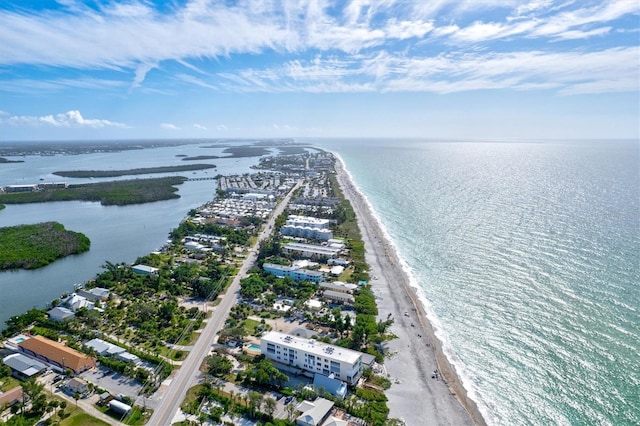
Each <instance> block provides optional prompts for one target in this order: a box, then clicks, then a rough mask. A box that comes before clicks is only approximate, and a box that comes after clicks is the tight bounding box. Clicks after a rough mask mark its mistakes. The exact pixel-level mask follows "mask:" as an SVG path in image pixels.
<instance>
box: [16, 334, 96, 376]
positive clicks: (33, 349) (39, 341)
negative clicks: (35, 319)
mask: <svg viewBox="0 0 640 426" xmlns="http://www.w3.org/2000/svg"><path fill="white" fill-rule="evenodd" d="M18 348H19V349H20V350H21V351H22V352H24V353H26V354H27V355H31V356H34V357H36V358H38V359H41V360H43V361H45V362H47V363H49V364H52V365H55V366H57V367H58V368H61V369H63V370H64V369H66V368H69V369H71V370H72V371H73V372H74V373H75V374H80V373H82V372H83V371H86V370H89V369H90V368H93V367H95V366H96V359H95V358H92V357H90V356H88V355H85V354H83V353H80V352H78V351H76V350H74V349H71V348H69V347H67V346H65V345H63V344H62V343H58V342H54V341H53V340H51V339H47V338H46V337H42V336H33V337H31V338H28V339H25V340H23V341H21V342H20V343H18Z"/></svg>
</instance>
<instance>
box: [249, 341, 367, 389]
mask: <svg viewBox="0 0 640 426" xmlns="http://www.w3.org/2000/svg"><path fill="white" fill-rule="evenodd" d="M260 351H261V353H262V354H263V355H265V356H266V357H267V358H269V359H271V360H273V361H275V362H277V363H280V364H285V365H288V366H292V367H296V368H299V369H300V370H302V371H304V372H305V373H307V374H310V375H313V374H322V375H323V376H330V375H331V374H333V376H334V377H335V378H336V379H340V380H342V381H344V382H347V383H349V384H352V385H354V384H356V383H357V382H358V379H359V378H360V375H361V374H362V352H357V351H353V350H351V349H346V348H343V347H340V346H335V345H330V344H328V343H323V342H319V341H317V340H314V339H304V338H300V337H296V336H291V335H289V334H285V333H280V332H277V331H271V332H269V333H267V334H265V335H264V336H262V338H261V339H260Z"/></svg>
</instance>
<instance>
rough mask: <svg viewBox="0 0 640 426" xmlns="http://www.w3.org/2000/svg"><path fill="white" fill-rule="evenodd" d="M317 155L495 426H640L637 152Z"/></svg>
mask: <svg viewBox="0 0 640 426" xmlns="http://www.w3.org/2000/svg"><path fill="white" fill-rule="evenodd" d="M317 142H318V144H320V145H322V146H324V147H326V148H328V149H330V150H333V151H335V152H337V153H338V154H339V155H340V156H341V157H342V158H343V160H344V162H345V164H346V167H347V168H348V170H349V171H350V173H351V174H352V177H353V179H354V180H355V183H356V184H357V185H358V186H359V188H360V189H361V191H362V192H363V193H364V194H365V196H366V197H367V198H368V200H369V202H370V203H371V205H372V206H373V208H374V210H375V212H376V213H377V215H378V216H379V218H380V220H381V222H382V223H383V224H384V225H385V227H386V230H387V232H388V233H389V235H390V237H391V239H392V240H393V241H394V243H395V245H396V247H397V249H398V251H399V253H400V256H401V257H402V258H403V259H404V261H405V262H406V265H405V266H406V267H407V269H408V270H409V272H410V274H411V275H412V277H413V279H414V283H415V285H416V286H418V287H419V288H420V290H421V293H422V295H423V296H424V303H425V304H426V306H427V309H428V311H429V315H430V316H431V318H430V319H431V321H432V322H433V323H434V325H435V327H436V329H437V334H438V336H439V337H440V338H441V339H442V340H443V341H444V344H445V351H446V352H447V354H448V356H449V357H450V359H451V360H452V361H453V362H454V363H455V365H456V368H457V370H458V371H459V372H460V374H461V376H462V377H461V378H462V380H463V382H464V384H465V387H467V389H468V390H469V392H470V395H471V396H472V397H473V398H474V399H475V400H476V401H477V402H478V405H479V407H480V409H481V411H482V412H483V415H484V416H485V417H486V419H487V420H488V422H489V423H490V424H510V425H526V424H540V425H545V424H566V425H575V424H594V425H595V424H598V425H603V424H609V425H627V424H628V425H632V424H638V423H640V399H638V398H637V395H638V389H640V377H639V374H640V373H639V372H640V354H639V352H638V351H639V348H640V316H639V315H638V310H639V309H640V290H639V283H640V266H639V262H638V259H639V258H640V214H639V212H640V200H639V198H640V195H639V194H640V175H639V174H640V172H639V170H640V160H639V156H638V153H639V149H638V148H639V145H638V143H637V142H599V143H596V142H567V143H471V142H464V143H462V142H460V143H456V142H447V143H438V142H428V141H402V140H344V141H336V140H332V141H317Z"/></svg>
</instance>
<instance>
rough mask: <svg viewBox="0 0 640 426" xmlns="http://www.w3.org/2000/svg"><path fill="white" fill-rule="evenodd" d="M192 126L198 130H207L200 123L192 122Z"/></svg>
mask: <svg viewBox="0 0 640 426" xmlns="http://www.w3.org/2000/svg"><path fill="white" fill-rule="evenodd" d="M193 127H195V128H196V129H200V130H207V128H206V127H205V126H203V125H202V124H198V123H196V124H194V125H193Z"/></svg>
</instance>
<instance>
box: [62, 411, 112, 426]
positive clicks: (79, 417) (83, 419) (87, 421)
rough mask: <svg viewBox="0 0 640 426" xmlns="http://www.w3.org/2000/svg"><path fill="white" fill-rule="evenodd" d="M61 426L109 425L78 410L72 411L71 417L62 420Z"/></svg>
mask: <svg viewBox="0 0 640 426" xmlns="http://www.w3.org/2000/svg"><path fill="white" fill-rule="evenodd" d="M60 426H109V423H106V422H103V421H102V420H100V419H96V418H95V417H92V416H90V415H89V414H87V413H85V412H84V411H82V410H80V409H78V410H73V411H71V416H69V417H67V418H66V419H64V420H62V421H61V422H60Z"/></svg>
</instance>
